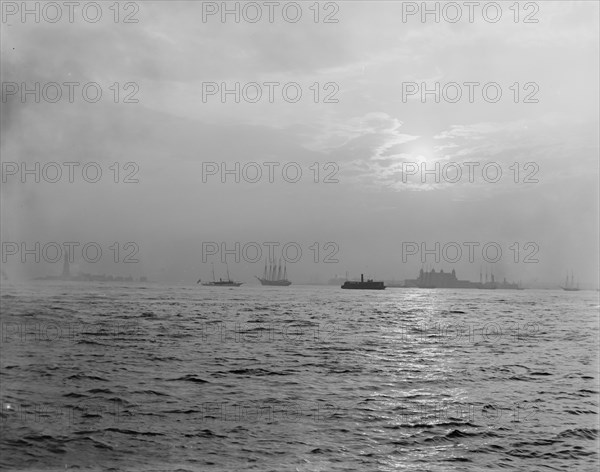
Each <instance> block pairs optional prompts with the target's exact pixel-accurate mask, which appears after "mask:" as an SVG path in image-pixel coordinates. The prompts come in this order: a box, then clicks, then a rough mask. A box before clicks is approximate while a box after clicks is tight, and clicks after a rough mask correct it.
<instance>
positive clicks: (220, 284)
mask: <svg viewBox="0 0 600 472" xmlns="http://www.w3.org/2000/svg"><path fill="white" fill-rule="evenodd" d="M225 267H227V265H225ZM212 276H213V281H212V282H205V283H203V284H202V285H204V286H205V287H239V286H240V285H242V283H243V282H234V281H233V280H231V278H230V277H229V267H227V280H223V279H221V278H220V279H219V280H215V265H214V264H213V265H212ZM200 282H201V279H198V282H196V283H197V284H199V283H200Z"/></svg>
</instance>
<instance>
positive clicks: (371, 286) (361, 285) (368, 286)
mask: <svg viewBox="0 0 600 472" xmlns="http://www.w3.org/2000/svg"><path fill="white" fill-rule="evenodd" d="M342 288H348V289H354V290H385V285H384V284H383V282H374V281H373V279H368V280H367V281H365V278H364V275H363V274H360V282H357V281H351V280H347V281H346V282H344V285H342Z"/></svg>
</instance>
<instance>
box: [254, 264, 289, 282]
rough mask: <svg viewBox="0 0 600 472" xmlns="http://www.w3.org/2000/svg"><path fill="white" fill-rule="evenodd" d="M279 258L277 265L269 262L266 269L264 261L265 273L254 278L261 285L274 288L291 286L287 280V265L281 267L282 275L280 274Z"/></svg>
mask: <svg viewBox="0 0 600 472" xmlns="http://www.w3.org/2000/svg"><path fill="white" fill-rule="evenodd" d="M281 269H282V266H281V258H279V265H278V264H277V263H273V261H270V263H269V267H268V268H267V261H266V260H265V272H264V274H263V276H262V278H261V277H257V276H256V275H255V277H256V278H257V279H258V280H259V281H260V283H261V285H270V286H276V287H287V286H288V285H292V282H290V281H289V280H288V279H287V265H284V266H283V273H282V272H281Z"/></svg>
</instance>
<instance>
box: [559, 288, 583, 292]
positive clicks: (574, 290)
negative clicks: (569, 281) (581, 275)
mask: <svg viewBox="0 0 600 472" xmlns="http://www.w3.org/2000/svg"><path fill="white" fill-rule="evenodd" d="M561 288H562V289H563V290H564V291H566V292H579V289H578V288H573V287H561Z"/></svg>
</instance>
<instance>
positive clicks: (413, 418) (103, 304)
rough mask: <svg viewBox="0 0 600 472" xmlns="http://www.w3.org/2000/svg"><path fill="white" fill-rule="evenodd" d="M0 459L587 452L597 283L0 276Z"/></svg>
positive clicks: (523, 463)
mask: <svg viewBox="0 0 600 472" xmlns="http://www.w3.org/2000/svg"><path fill="white" fill-rule="evenodd" d="M1 296H2V298H1V309H2V320H1V322H2V344H1V352H0V353H1V371H0V379H1V390H0V394H1V402H2V423H1V431H2V449H1V453H2V454H1V459H0V461H1V462H0V464H1V465H2V466H3V467H4V468H8V469H21V470H23V469H61V470H65V469H73V470H81V469H91V470H96V469H99V470H100V469H102V470H111V469H112V470H145V471H153V470H193V471H196V470H273V471H281V470H299V471H317V470H319V471H333V470H356V471H370V470H381V471H388V470H415V471H424V470H430V471H463V470H464V471H466V470H468V471H478V470H528V471H537V470H540V471H542V470H544V471H546V470H570V471H587V470H589V471H595V470H597V467H598V418H599V417H598V374H597V373H598V339H599V331H598V294H597V293H595V292H571V293H567V292H558V291H556V292H555V291H533V290H525V291H477V290H463V291H460V290H457V291H452V290H404V289H387V290H385V291H383V292H362V291H343V290H340V289H339V288H338V287H299V286H292V287H288V288H269V287H255V286H242V287H240V288H237V289H223V288H209V287H196V286H194V287H162V286H158V285H152V284H147V285H135V284H132V285H130V286H116V285H115V286H111V285H109V284H85V283H62V284H61V283H55V284H52V283H39V284H38V285H30V286H27V287H25V286H22V287H19V286H4V287H3V290H2V295H1Z"/></svg>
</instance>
